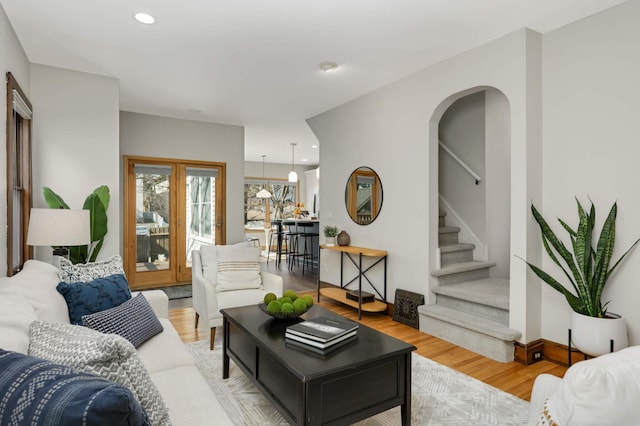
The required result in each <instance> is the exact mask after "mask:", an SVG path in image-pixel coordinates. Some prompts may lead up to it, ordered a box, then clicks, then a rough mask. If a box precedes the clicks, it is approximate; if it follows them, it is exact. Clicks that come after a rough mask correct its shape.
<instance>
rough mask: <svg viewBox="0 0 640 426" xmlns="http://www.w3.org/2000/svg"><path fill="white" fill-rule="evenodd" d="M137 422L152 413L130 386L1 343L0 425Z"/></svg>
mask: <svg viewBox="0 0 640 426" xmlns="http://www.w3.org/2000/svg"><path fill="white" fill-rule="evenodd" d="M16 424H20V425H22V424H29V425H32V426H58V425H60V426H66V425H82V424H84V425H91V426H102V425H104V426H114V425H118V426H120V425H122V426H125V425H126V426H133V425H149V424H150V423H149V419H148V417H147V414H146V412H145V411H144V409H143V408H142V406H141V405H140V404H139V403H138V401H137V400H136V398H135V396H134V395H133V393H132V392H131V391H130V390H129V389H127V388H126V387H124V386H122V385H120V384H118V383H115V382H112V381H110V380H107V379H103V378H101V377H98V376H95V375H93V374H89V373H80V372H78V371H76V370H74V369H72V368H70V367H66V366H64V365H59V364H54V363H52V362H50V361H45V360H43V359H41V358H37V357H33V356H29V355H24V354H21V353H17V352H9V351H5V350H3V349H0V425H2V426H4V425H16Z"/></svg>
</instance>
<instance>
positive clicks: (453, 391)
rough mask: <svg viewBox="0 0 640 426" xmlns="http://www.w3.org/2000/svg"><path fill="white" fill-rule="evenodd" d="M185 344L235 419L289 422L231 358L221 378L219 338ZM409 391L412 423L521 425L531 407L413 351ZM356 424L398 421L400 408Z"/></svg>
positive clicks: (247, 422)
mask: <svg viewBox="0 0 640 426" xmlns="http://www.w3.org/2000/svg"><path fill="white" fill-rule="evenodd" d="M220 337H222V336H220ZM186 346H187V349H189V351H190V352H191V354H192V355H193V357H194V359H195V360H196V364H197V366H198V369H199V370H200V372H201V373H202V375H203V376H204V377H205V379H206V380H207V382H208V383H209V386H211V389H212V390H213V392H214V393H215V394H216V395H217V397H218V400H219V401H220V404H222V406H223V407H224V409H225V411H226V412H227V414H228V415H229V417H231V419H232V420H233V422H234V424H236V425H238V426H240V425H256V426H258V425H260V426H262V425H278V426H280V425H283V426H284V425H288V424H289V423H287V422H286V421H285V420H284V419H283V418H282V416H280V414H279V413H278V412H277V410H276V409H275V408H274V407H273V405H272V404H271V403H270V402H269V401H268V400H267V399H266V398H264V397H263V396H262V394H261V393H260V391H259V390H258V389H257V388H256V387H255V386H254V385H253V384H252V383H251V381H250V380H249V379H247V378H246V376H245V375H244V373H243V372H242V371H241V370H240V368H238V367H237V366H236V365H235V364H234V363H233V362H231V366H230V369H229V378H228V379H227V380H222V339H221V338H218V339H216V341H215V347H214V350H213V351H210V350H209V342H208V341H206V340H202V341H199V342H195V343H189V344H187V345H186ZM411 392H412V399H411V404H412V405H411V423H412V424H413V425H430V426H436V425H443V426H444V425H447V426H451V425H455V426H466V425H468V426H472V425H473V426H482V425H500V426H506V425H522V424H525V423H526V420H527V413H528V410H529V403H528V402H527V401H524V400H522V399H519V398H516V397H515V396H513V395H511V394H508V393H506V392H503V391H501V390H499V389H496V388H494V387H492V386H489V385H487V384H485V383H483V382H481V381H479V380H476V379H474V378H472V377H469V376H467V375H465V374H462V373H459V372H457V371H455V370H452V369H451V368H449V367H445V366H444V365H441V364H438V363H437V362H434V361H431V360H430V359H427V358H425V357H422V356H420V355H416V354H415V353H414V354H412V380H411ZM356 424H357V425H363V426H386V425H389V426H391V425H394V426H396V425H399V424H400V408H399V407H396V408H393V409H391V410H388V411H385V412H384V413H380V414H378V415H377V416H375V417H371V418H369V419H366V420H363V421H361V422H359V423H356Z"/></svg>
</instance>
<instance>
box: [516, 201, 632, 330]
mask: <svg viewBox="0 0 640 426" xmlns="http://www.w3.org/2000/svg"><path fill="white" fill-rule="evenodd" d="M576 202H577V204H578V218H579V223H578V227H577V229H575V230H574V229H573V228H571V227H570V226H569V225H567V223H566V222H564V221H563V220H562V219H558V221H559V222H560V224H561V225H562V227H563V228H564V229H565V230H566V231H567V232H568V233H569V239H570V240H571V249H569V248H567V246H566V245H565V244H564V243H563V242H562V241H561V240H560V239H559V238H558V237H557V236H556V235H555V234H554V233H553V231H552V230H551V228H550V227H549V224H548V223H547V222H546V221H545V220H544V218H543V217H542V215H541V214H540V212H539V211H538V210H537V209H536V208H535V206H534V205H533V204H532V205H531V212H532V213H533V217H534V218H535V220H536V222H537V223H538V226H539V227H540V232H541V234H542V243H543V245H544V248H545V250H546V252H547V254H548V255H549V257H550V258H551V260H553V262H554V263H555V264H556V265H558V266H559V267H560V268H561V269H562V271H563V272H564V275H565V276H566V278H567V280H568V281H569V283H570V284H571V287H572V289H573V291H571V290H570V289H568V288H567V286H565V285H563V284H561V283H560V282H559V281H558V280H556V279H555V278H553V277H552V276H551V275H549V274H548V273H546V272H544V271H543V270H542V269H540V268H539V267H537V266H535V265H533V264H531V263H530V262H526V261H525V262H526V263H527V265H528V266H529V268H531V270H532V271H533V272H534V273H535V274H536V275H537V276H538V277H539V278H540V279H542V280H543V281H544V282H546V283H547V284H548V285H549V286H551V288H553V289H554V290H557V291H559V292H560V293H562V294H563V295H564V297H565V298H566V299H567V302H569V305H570V306H571V309H573V310H574V311H575V312H577V313H579V314H582V315H587V316H590V317H598V318H604V317H605V315H606V313H607V311H606V307H607V304H608V303H609V302H606V303H604V304H603V303H602V292H603V290H604V287H605V285H606V284H607V281H608V279H609V278H610V277H611V274H612V273H613V271H614V270H615V269H616V268H617V267H618V265H619V264H620V262H621V261H622V259H624V258H625V256H626V255H627V254H629V252H630V251H631V250H632V249H633V248H634V247H635V246H636V244H638V242H639V241H640V239H638V240H636V242H634V243H633V244H632V245H631V247H629V249H628V250H627V251H625V252H624V254H622V256H620V258H619V259H618V260H617V261H616V262H615V263H614V264H613V266H612V267H611V268H609V265H610V263H611V257H612V255H613V247H614V244H615V238H616V235H615V234H616V214H617V211H618V207H617V204H616V203H613V206H612V207H611V211H609V215H608V216H607V219H606V220H605V222H604V224H603V225H602V230H601V231H600V236H599V238H598V242H597V245H596V247H595V248H594V247H593V246H592V239H593V238H594V232H593V230H594V227H595V221H596V210H595V207H594V206H593V203H591V208H590V209H589V212H588V213H587V212H586V211H585V210H584V208H583V207H582V205H581V204H580V201H578V199H576ZM561 260H562V261H563V262H561ZM563 263H564V264H563Z"/></svg>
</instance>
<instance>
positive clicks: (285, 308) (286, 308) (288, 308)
mask: <svg viewBox="0 0 640 426" xmlns="http://www.w3.org/2000/svg"><path fill="white" fill-rule="evenodd" d="M280 312H282V313H283V314H292V313H293V305H292V304H291V303H283V304H282V307H281V308H280Z"/></svg>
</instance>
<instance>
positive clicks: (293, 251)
mask: <svg viewBox="0 0 640 426" xmlns="http://www.w3.org/2000/svg"><path fill="white" fill-rule="evenodd" d="M282 226H283V227H287V229H286V230H285V231H283V234H284V235H283V237H284V239H285V240H286V241H287V247H288V251H287V264H288V265H289V270H291V269H292V268H293V261H294V260H297V258H298V256H299V254H298V236H299V235H300V232H299V231H298V222H296V221H295V220H285V221H283V222H282Z"/></svg>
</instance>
